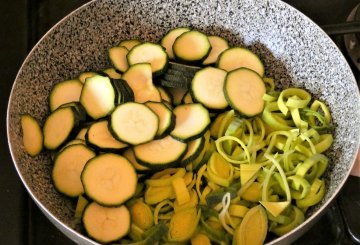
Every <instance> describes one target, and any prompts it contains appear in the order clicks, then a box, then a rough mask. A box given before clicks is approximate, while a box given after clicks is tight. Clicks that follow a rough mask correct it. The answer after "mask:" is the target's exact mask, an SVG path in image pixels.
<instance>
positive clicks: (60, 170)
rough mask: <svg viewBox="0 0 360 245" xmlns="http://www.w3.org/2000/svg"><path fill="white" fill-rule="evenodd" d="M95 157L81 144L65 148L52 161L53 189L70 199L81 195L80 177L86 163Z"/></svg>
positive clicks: (82, 189) (82, 190)
mask: <svg viewBox="0 0 360 245" xmlns="http://www.w3.org/2000/svg"><path fill="white" fill-rule="evenodd" d="M95 155H96V154H95V152H93V151H92V150H91V149H90V148H89V147H87V146H85V145H83V144H75V145H70V146H67V147H65V149H63V150H62V151H61V152H59V153H58V154H57V156H56V157H55V160H54V168H53V170H52V180H53V183H54V186H55V188H56V189H57V190H58V191H59V192H61V193H63V194H64V195H66V196H70V197H76V196H79V195H81V194H83V193H84V188H83V185H82V184H81V179H80V175H81V172H82V170H83V168H84V166H85V164H86V162H87V161H88V160H90V159H91V158H93V157H95Z"/></svg>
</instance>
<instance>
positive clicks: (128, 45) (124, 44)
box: [118, 39, 141, 50]
mask: <svg viewBox="0 0 360 245" xmlns="http://www.w3.org/2000/svg"><path fill="white" fill-rule="evenodd" d="M140 43H141V41H140V40H137V39H129V40H123V41H121V42H120V43H119V44H118V46H119V47H125V48H127V49H128V50H131V49H132V48H133V47H135V46H136V45H139V44H140Z"/></svg>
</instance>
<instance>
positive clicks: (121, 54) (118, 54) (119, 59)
mask: <svg viewBox="0 0 360 245" xmlns="http://www.w3.org/2000/svg"><path fill="white" fill-rule="evenodd" d="M128 53H129V50H128V49H127V48H125V47H122V46H120V47H112V48H110V49H109V58H110V60H111V63H112V64H113V65H114V67H115V69H116V70H118V71H120V72H125V71H126V70H127V69H128V68H129V64H128V62H127V59H126V56H127V54H128Z"/></svg>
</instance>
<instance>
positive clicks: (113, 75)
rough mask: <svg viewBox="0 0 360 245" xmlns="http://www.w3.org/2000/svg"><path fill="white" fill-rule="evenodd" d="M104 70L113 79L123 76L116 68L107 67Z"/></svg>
mask: <svg viewBox="0 0 360 245" xmlns="http://www.w3.org/2000/svg"><path fill="white" fill-rule="evenodd" d="M103 72H104V73H105V74H106V75H108V77H110V78H112V79H120V78H121V74H120V73H118V72H117V71H116V70H115V69H114V68H107V69H105V70H103Z"/></svg>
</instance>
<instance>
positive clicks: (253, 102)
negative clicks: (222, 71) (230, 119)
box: [224, 68, 266, 117]
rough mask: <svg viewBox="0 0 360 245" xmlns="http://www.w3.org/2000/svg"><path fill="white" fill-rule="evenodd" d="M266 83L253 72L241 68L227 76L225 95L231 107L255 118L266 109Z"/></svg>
mask: <svg viewBox="0 0 360 245" xmlns="http://www.w3.org/2000/svg"><path fill="white" fill-rule="evenodd" d="M265 93H266V88H265V84H264V81H263V80H262V78H261V77H260V76H259V74H258V73H256V72H255V71H253V70H250V69H248V68H239V69H236V70H234V71H231V72H229V73H228V75H227V76H226V80H225V84H224V94H225V98H226V100H227V101H228V103H229V105H230V106H231V107H232V108H233V109H234V110H236V111H238V112H239V113H240V114H243V115H245V116H249V117H251V116H255V115H257V114H259V113H261V112H262V111H263V109H264V100H263V99H262V98H263V96H264V94H265Z"/></svg>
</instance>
